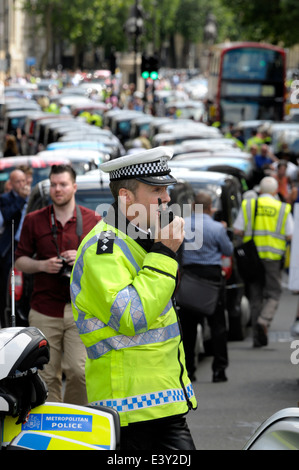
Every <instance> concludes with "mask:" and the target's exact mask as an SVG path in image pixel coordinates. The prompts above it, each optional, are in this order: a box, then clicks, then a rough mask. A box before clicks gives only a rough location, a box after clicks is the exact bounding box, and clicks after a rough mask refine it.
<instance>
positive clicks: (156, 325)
mask: <svg viewBox="0 0 299 470" xmlns="http://www.w3.org/2000/svg"><path fill="white" fill-rule="evenodd" d="M171 156H172V151H171V150H170V149H168V148H167V147H157V148H155V149H150V150H146V151H143V152H141V153H138V154H133V155H129V156H124V157H120V158H118V159H115V160H112V161H109V162H106V163H105V164H102V165H101V169H102V170H103V171H105V172H108V173H109V174H110V181H111V183H110V188H111V191H112V194H113V195H114V198H115V203H114V204H113V205H112V206H111V207H110V210H109V211H108V214H107V216H106V217H105V218H104V219H103V220H102V221H101V222H100V223H99V224H98V225H97V226H96V227H95V228H94V230H92V231H91V232H90V233H89V235H88V236H87V237H86V238H85V239H84V240H83V242H82V244H81V246H80V248H79V251H78V255H77V259H76V262H75V265H74V269H73V273H72V278H71V298H72V305H73V313H74V317H75V321H76V324H77V327H78V329H79V333H80V336H81V338H82V341H83V342H84V344H85V346H86V349H87V356H88V358H87V362H86V386H87V394H88V401H89V402H91V403H93V404H98V405H104V406H109V407H113V408H115V409H116V410H117V411H118V412H119V416H120V421H121V449H126V450H128V449H129V450H151V449H152V450H153V449H155V451H157V450H164V451H166V450H167V449H168V450H172V451H173V450H175V449H178V450H182V449H183V450H190V449H191V450H192V449H193V450H194V449H195V447H194V443H193V440H192V437H191V434H190V431H189V428H188V426H187V423H186V420H185V417H184V415H185V414H186V413H187V412H188V410H189V409H191V408H195V407H196V399H195V396H194V392H193V388H192V384H191V382H190V379H189V378H188V375H187V371H186V367H185V356H184V349H183V343H182V338H181V332H180V327H179V322H178V318H177V313H176V310H175V308H174V305H173V302H172V295H173V293H174V290H175V285H176V275H177V268H178V263H177V260H176V252H177V250H178V249H179V247H180V245H181V244H182V242H183V239H184V221H183V219H182V218H180V217H175V218H174V220H173V221H172V222H171V223H170V224H169V225H166V226H165V227H164V228H162V229H161V227H160V222H159V211H158V198H160V199H161V201H162V205H163V208H164V209H165V206H166V204H167V203H168V202H169V200H170V198H169V195H168V193H167V186H168V185H169V184H174V183H175V182H176V180H175V179H174V178H173V177H172V176H171V175H170V169H169V168H168V164H167V161H168V160H169V159H170V158H171Z"/></svg>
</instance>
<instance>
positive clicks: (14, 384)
mask: <svg viewBox="0 0 299 470" xmlns="http://www.w3.org/2000/svg"><path fill="white" fill-rule="evenodd" d="M49 358H50V351H49V344H48V341H47V339H46V338H45V336H44V335H43V334H42V333H41V331H40V330H38V329H37V328H34V327H17V328H16V327H11V328H3V329H0V449H1V450H15V449H30V450H116V449H118V447H119V439H120V424H119V416H118V413H117V412H116V411H115V410H113V409H110V408H106V407H101V406H97V407H93V406H77V405H69V404H65V403H51V402H46V399H47V396H48V389H47V386H46V384H45V382H44V381H43V379H42V378H41V377H40V375H39V373H38V371H39V370H40V369H42V368H43V366H44V365H45V364H47V363H48V361H49Z"/></svg>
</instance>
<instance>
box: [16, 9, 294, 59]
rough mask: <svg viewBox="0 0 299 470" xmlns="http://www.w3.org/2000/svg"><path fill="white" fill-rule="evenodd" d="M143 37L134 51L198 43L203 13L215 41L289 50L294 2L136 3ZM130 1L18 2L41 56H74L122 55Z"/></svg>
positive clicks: (201, 34)
mask: <svg viewBox="0 0 299 470" xmlns="http://www.w3.org/2000/svg"><path fill="white" fill-rule="evenodd" d="M140 3H141V5H142V7H143V11H144V32H143V34H142V36H141V37H140V48H141V50H145V49H146V47H147V45H148V44H149V43H151V44H152V45H153V46H154V48H155V49H156V50H161V47H162V45H163V44H164V43H165V41H169V40H170V38H172V37H173V36H174V35H175V34H176V33H179V34H180V35H181V36H182V37H183V38H184V39H185V41H186V42H187V43H189V44H191V43H197V42H202V41H203V37H204V36H203V34H204V26H205V22H206V18H207V15H208V13H213V15H214V16H215V17H216V22H217V38H216V41H217V42H221V41H223V40H225V39H230V40H244V39H247V40H256V41H268V42H271V43H273V44H279V43H282V44H283V45H284V46H286V47H289V46H292V45H293V44H297V43H298V42H299V41H298V39H299V38H298V35H299V32H298V27H297V25H298V22H299V4H298V1H297V0H272V1H271V2H270V1H266V2H261V0H250V2H244V1H243V0H140ZM134 4H135V0H63V1H61V0H23V8H24V9H26V10H27V12H29V13H30V14H33V15H35V24H36V25H37V27H38V28H39V29H40V30H42V31H43V33H44V36H45V38H46V44H47V46H46V49H47V50H46V51H45V57H46V56H47V54H49V48H50V47H51V44H52V43H53V40H54V41H55V40H56V41H60V42H62V41H66V42H67V43H69V44H70V43H71V44H73V45H75V47H76V50H77V51H79V52H82V51H85V50H87V49H90V48H92V47H93V48H96V47H98V46H102V47H104V48H105V50H106V52H109V51H110V50H112V49H113V50H117V51H125V50H126V49H127V48H128V37H127V35H126V33H125V30H124V25H125V22H126V20H127V18H128V16H129V11H130V7H131V6H133V5H134Z"/></svg>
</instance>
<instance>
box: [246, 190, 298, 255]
mask: <svg viewBox="0 0 299 470" xmlns="http://www.w3.org/2000/svg"><path fill="white" fill-rule="evenodd" d="M256 202H258V208H257V214H256V217H255V222H254V236H253V239H254V242H255V245H256V247H257V250H258V254H259V257H260V258H266V259H270V260H279V259H281V258H282V257H283V255H284V254H285V251H286V232H285V227H286V220H287V216H288V214H289V213H290V211H291V206H290V204H287V203H283V202H281V201H279V200H277V199H274V198H272V197H269V196H260V197H259V198H258V200H257V201H256V200H255V199H247V200H246V199H245V200H244V201H243V202H242V210H243V215H244V221H245V233H244V238H243V241H244V242H246V241H248V240H249V239H250V238H251V237H252V228H253V221H254V213H255V204H256Z"/></svg>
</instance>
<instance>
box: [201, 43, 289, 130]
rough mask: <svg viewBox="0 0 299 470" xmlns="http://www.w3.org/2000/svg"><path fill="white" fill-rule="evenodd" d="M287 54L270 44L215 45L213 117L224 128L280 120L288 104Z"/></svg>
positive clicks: (211, 64) (212, 59) (211, 69)
mask: <svg viewBox="0 0 299 470" xmlns="http://www.w3.org/2000/svg"><path fill="white" fill-rule="evenodd" d="M285 78H286V52H285V50H284V49H282V48H280V47H277V46H273V45H271V44H263V43H256V42H232V43H223V44H218V45H215V46H213V48H212V50H211V56H210V60H209V79H208V99H209V102H210V104H211V106H210V113H209V114H210V118H211V119H213V120H214V121H215V120H216V121H220V123H221V125H222V126H223V127H226V126H227V125H228V124H230V123H232V124H235V123H237V122H239V121H244V120H272V121H281V120H282V119H283V116H284V105H285Z"/></svg>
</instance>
